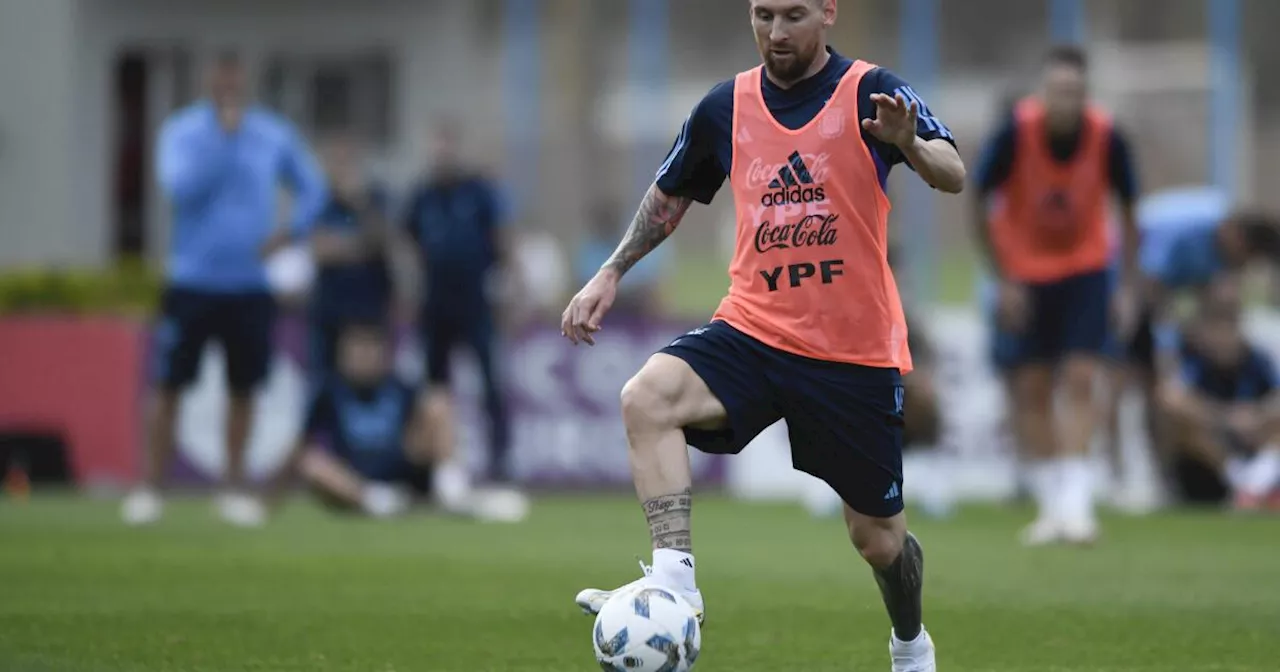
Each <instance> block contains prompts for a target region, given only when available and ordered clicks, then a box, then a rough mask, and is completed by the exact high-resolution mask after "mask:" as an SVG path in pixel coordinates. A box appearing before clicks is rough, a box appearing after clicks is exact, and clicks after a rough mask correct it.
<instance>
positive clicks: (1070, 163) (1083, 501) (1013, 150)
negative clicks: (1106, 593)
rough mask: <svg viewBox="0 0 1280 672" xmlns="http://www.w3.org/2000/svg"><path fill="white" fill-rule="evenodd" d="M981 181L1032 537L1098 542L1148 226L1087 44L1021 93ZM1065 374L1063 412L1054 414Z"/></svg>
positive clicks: (984, 232)
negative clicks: (1107, 428)
mask: <svg viewBox="0 0 1280 672" xmlns="http://www.w3.org/2000/svg"><path fill="white" fill-rule="evenodd" d="M977 182H978V188H979V198H978V199H977V200H976V201H975V206H976V209H975V213H974V221H975V223H976V225H977V227H976V228H977V231H978V238H979V241H980V242H981V244H982V247H983V249H984V251H985V252H986V254H987V258H988V261H989V262H990V269H991V272H992V273H993V274H994V275H995V276H996V277H997V279H998V284H999V286H998V291H997V297H996V299H997V300H996V318H997V326H996V335H995V338H996V346H995V347H996V354H997V360H998V361H997V363H998V364H999V365H1000V366H1001V367H1002V368H1005V369H1007V373H1006V375H1007V376H1008V384H1009V387H1010V390H1011V394H1010V395H1009V397H1010V399H1011V403H1012V411H1013V422H1014V427H1015V436H1017V439H1018V443H1019V445H1020V447H1021V449H1022V450H1025V451H1027V452H1028V453H1029V454H1030V456H1031V461H1030V463H1029V464H1028V465H1027V466H1028V469H1027V470H1028V481H1029V485H1030V487H1031V490H1032V495H1033V497H1034V498H1035V499H1036V502H1037V507H1038V509H1039V511H1038V515H1037V518H1036V520H1035V521H1034V522H1032V523H1031V524H1030V525H1029V526H1028V527H1027V528H1026V529H1025V530H1024V531H1023V535H1022V538H1023V541H1024V543H1027V544H1031V545H1037V544H1044V543H1052V542H1056V541H1062V540H1065V541H1070V542H1077V543H1087V542H1090V541H1092V540H1093V539H1094V538H1095V537H1096V536H1097V519H1096V516H1095V513H1094V509H1093V486H1094V484H1093V471H1092V468H1091V466H1090V463H1089V461H1088V454H1089V447H1090V443H1091V441H1092V439H1093V436H1094V433H1095V431H1096V430H1097V428H1098V420H1099V418H1098V415H1099V411H1100V410H1101V406H1100V404H1099V403H1098V400H1097V399H1096V398H1095V395H1094V388H1095V382H1096V379H1097V377H1098V374H1099V372H1101V371H1102V370H1103V366H1104V362H1105V355H1106V351H1107V348H1108V345H1109V343H1110V341H1111V339H1112V338H1113V336H1112V334H1113V326H1116V323H1117V322H1124V320H1123V319H1121V318H1123V317H1124V316H1125V315H1126V314H1127V312H1126V306H1127V305H1128V303H1129V301H1128V299H1127V298H1126V297H1127V295H1128V294H1129V289H1128V283H1129V282H1131V281H1132V280H1133V277H1134V275H1135V274H1134V273H1133V272H1132V270H1133V268H1134V266H1135V265H1136V258H1137V251H1138V228H1137V223H1136V219H1135V216H1134V208H1133V203H1134V200H1135V198H1136V195H1137V186H1136V180H1135V178H1134V171H1133V167H1132V162H1131V152H1130V149H1129V144H1128V142H1127V141H1126V140H1125V138H1124V136H1123V134H1122V133H1121V132H1120V131H1118V130H1117V129H1116V126H1115V124H1114V123H1113V121H1112V120H1111V118H1110V117H1109V115H1107V114H1106V113H1105V112H1103V111H1102V110H1100V109H1099V108H1097V107H1096V106H1094V105H1093V104H1091V103H1090V102H1089V100H1088V65H1087V60H1086V57H1085V54H1084V53H1083V52H1082V51H1081V50H1079V49H1078V48H1075V47H1056V48H1054V49H1053V50H1051V51H1050V53H1049V54H1048V56H1047V58H1046V59H1045V63H1044V66H1043V69H1042V73H1041V92H1040V94H1038V95H1035V96H1030V97H1027V98H1024V99H1023V100H1022V101H1020V102H1019V103H1018V105H1017V106H1016V108H1015V111H1014V114H1013V116H1012V117H1011V118H1010V119H1008V120H1007V121H1006V122H1005V124H1004V125H1003V127H1002V128H1001V129H1000V130H999V131H998V132H997V134H996V135H995V137H994V138H993V139H992V140H991V141H990V142H989V143H988V145H987V147H986V148H985V150H984V155H983V159H982V161H981V164H980V166H979V169H978V173H977ZM1113 193H1114V194H1115V195H1116V196H1117V197H1118V198H1119V201H1120V204H1121V218H1122V225H1123V243H1122V245H1123V247H1122V254H1123V277H1122V279H1121V281H1120V282H1121V287H1120V288H1119V290H1118V291H1117V290H1116V289H1115V288H1114V284H1115V283H1114V280H1113V278H1112V277H1111V273H1110V269H1109V267H1110V265H1111V263H1112V257H1113V247H1114V245H1113V242H1112V236H1111V232H1110V216H1109V214H1110V205H1111V195H1112V194H1113ZM993 198H995V199H997V200H998V202H997V203H995V204H994V207H993V203H992V200H991V199H993ZM1113 294H1116V296H1115V297H1114V298H1113ZM1121 326H1123V325H1121ZM1059 380H1061V383H1062V386H1063V391H1064V392H1065V395H1064V396H1065V401H1066V404H1065V405H1064V408H1063V410H1064V411H1065V413H1064V416H1063V417H1057V416H1056V414H1055V413H1054V398H1055V391H1056V388H1057V383H1058V381H1059Z"/></svg>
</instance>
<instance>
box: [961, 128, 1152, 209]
mask: <svg viewBox="0 0 1280 672" xmlns="http://www.w3.org/2000/svg"><path fill="white" fill-rule="evenodd" d="M1017 138H1018V127H1017V121H1016V120H1015V118H1014V116H1013V115H1012V114H1010V115H1009V116H1008V117H1007V118H1006V119H1005V121H1004V123H1003V124H1002V125H1001V126H1000V130H999V131H998V132H997V133H996V134H995V136H994V137H992V138H991V140H989V141H988V142H987V144H986V146H985V147H984V148H983V150H982V158H980V159H979V160H978V171H977V184H978V190H979V191H981V192H982V193H983V194H989V193H991V192H992V191H995V190H996V189H999V188H1000V187H1001V186H1002V185H1003V184H1004V183H1005V181H1007V180H1008V179H1009V175H1010V174H1011V173H1012V172H1013V160H1014V157H1015V156H1016V155H1017ZM1046 140H1047V142H1048V143H1049V153H1050V154H1051V155H1052V156H1053V158H1054V159H1055V160H1057V161H1059V162H1060V163H1067V162H1068V161H1070V160H1071V157H1072V156H1074V155H1075V153H1076V151H1077V150H1078V149H1079V148H1080V130H1079V129H1077V130H1076V131H1075V132H1072V133H1066V134H1062V135H1050V136H1049V137H1048V138H1047V139H1046ZM1110 144H1111V146H1110V150H1109V151H1108V152H1107V172H1108V174H1109V177H1110V181H1111V189H1112V190H1113V191H1114V192H1115V194H1116V195H1117V196H1119V197H1120V200H1121V201H1123V202H1124V203H1126V204H1131V203H1133V202H1134V200H1135V199H1136V198H1137V197H1138V178H1137V176H1136V174H1135V172H1134V170H1133V158H1132V157H1133V153H1132V152H1131V151H1130V150H1129V141H1128V139H1127V138H1126V137H1125V135H1124V133H1123V132H1122V131H1121V130H1120V129H1119V128H1118V127H1116V126H1112V127H1111V139H1110Z"/></svg>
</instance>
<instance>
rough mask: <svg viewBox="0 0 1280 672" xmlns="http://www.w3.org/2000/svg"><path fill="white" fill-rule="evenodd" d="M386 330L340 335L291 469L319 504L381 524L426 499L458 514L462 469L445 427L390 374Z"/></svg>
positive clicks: (465, 486) (357, 329)
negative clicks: (382, 519)
mask: <svg viewBox="0 0 1280 672" xmlns="http://www.w3.org/2000/svg"><path fill="white" fill-rule="evenodd" d="M390 353H391V346H390V343H389V338H388V335H387V333H386V327H384V326H383V325H381V324H379V323H352V324H349V325H347V326H346V327H345V328H343V329H342V331H341V335H340V337H339V342H338V367H337V372H336V373H335V374H334V375H331V376H329V377H328V378H327V379H326V380H324V381H323V382H322V383H321V384H320V385H319V387H318V389H317V390H316V394H315V396H314V398H313V399H312V401H311V405H310V407H309V408H308V409H307V416H306V423H305V425H304V430H303V435H302V437H301V438H300V439H299V441H298V444H297V447H296V449H295V453H294V456H293V459H292V460H291V465H292V467H293V468H294V469H295V470H296V473H298V474H299V475H301V477H302V478H303V480H304V481H305V482H306V483H307V485H308V486H309V487H310V488H311V490H312V491H314V492H315V493H316V494H318V495H319V496H320V497H321V499H322V501H324V502H325V503H327V504H331V505H334V506H336V507H338V508H342V509H347V510H351V511H357V512H362V513H365V514H367V515H370V516H374V517H388V516H394V515H398V514H400V513H403V512H405V511H406V510H407V509H408V508H409V506H410V505H411V504H412V503H413V501H414V500H415V498H425V497H427V496H432V497H434V498H435V500H436V501H437V502H438V503H439V504H440V505H441V506H442V507H443V508H445V509H448V510H451V511H460V510H461V508H462V507H463V506H464V505H465V502H466V500H467V498H468V495H469V489H470V488H469V481H468V478H467V473H466V471H465V469H464V468H463V467H462V466H461V465H459V464H458V463H457V462H456V461H454V460H452V459H451V458H452V455H451V453H452V447H453V441H452V440H451V437H447V436H440V433H441V429H442V428H445V427H448V426H449V425H448V423H441V422H438V421H437V420H436V419H434V418H431V417H429V414H428V411H426V410H425V409H424V408H423V405H422V404H419V403H418V398H419V395H418V393H417V391H416V390H414V389H413V388H411V387H410V386H408V385H406V384H404V383H403V382H401V381H400V380H399V379H398V378H396V376H395V375H394V374H393V373H392V370H391V354H390Z"/></svg>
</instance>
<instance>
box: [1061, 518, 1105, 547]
mask: <svg viewBox="0 0 1280 672" xmlns="http://www.w3.org/2000/svg"><path fill="white" fill-rule="evenodd" d="M1061 534H1062V540H1063V541H1065V542H1067V543H1068V544H1075V545H1077V546H1091V545H1093V544H1095V543H1097V541H1098V521H1097V520H1094V519H1092V518H1082V519H1080V520H1068V521H1065V522H1063V524H1062V526H1061Z"/></svg>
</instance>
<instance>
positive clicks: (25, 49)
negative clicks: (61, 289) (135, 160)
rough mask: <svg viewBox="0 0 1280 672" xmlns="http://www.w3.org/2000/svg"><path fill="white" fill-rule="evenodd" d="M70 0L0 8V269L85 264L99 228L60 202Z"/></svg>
mask: <svg viewBox="0 0 1280 672" xmlns="http://www.w3.org/2000/svg"><path fill="white" fill-rule="evenodd" d="M77 8H78V5H77V2H76V0H38V1H32V0H0V267H6V266H8V267H12V266H19V265H30V264H81V263H92V262H94V261H96V260H98V259H100V258H101V256H102V250H103V241H104V238H103V233H104V230H103V229H102V228H100V227H97V228H89V227H85V226H84V223H83V222H82V221H81V218H80V216H81V213H80V212H79V210H78V208H77V207H76V202H75V201H74V200H73V199H70V198H68V197H67V189H68V186H69V180H68V178H69V176H70V175H71V174H72V173H73V172H75V170H76V165H77V162H79V161H82V160H84V157H83V156H81V153H80V151H78V150H79V148H78V147H77V146H76V142H75V141H76V137H77V136H76V133H75V130H76V123H77V115H76V94H77V82H76V67H75V59H76V53H77V50H76V39H77Z"/></svg>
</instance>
